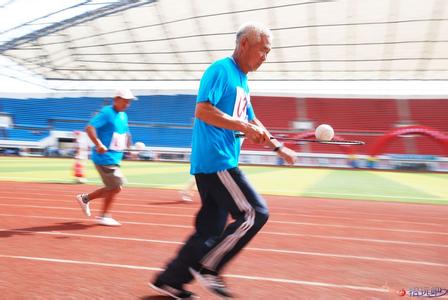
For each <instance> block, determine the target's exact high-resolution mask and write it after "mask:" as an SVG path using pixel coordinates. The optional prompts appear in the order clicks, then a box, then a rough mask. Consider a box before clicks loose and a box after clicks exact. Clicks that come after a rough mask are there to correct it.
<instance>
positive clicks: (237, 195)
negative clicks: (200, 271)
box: [202, 171, 255, 270]
mask: <svg viewBox="0 0 448 300" xmlns="http://www.w3.org/2000/svg"><path fill="white" fill-rule="evenodd" d="M218 177H219V179H220V180H221V182H222V183H223V184H224V186H225V187H226V189H227V190H228V191H229V193H230V195H231V197H232V199H233V200H234V201H235V204H236V205H237V207H238V209H239V210H240V211H242V212H244V215H245V221H244V222H243V223H242V224H241V225H240V226H239V227H238V229H237V230H235V232H234V233H232V234H231V235H229V236H227V237H226V238H225V239H224V240H222V241H221V242H220V243H219V244H218V245H216V246H215V247H214V248H213V249H212V250H211V251H210V252H209V253H208V254H207V255H206V256H205V257H204V259H203V260H202V265H203V266H204V267H205V268H207V269H209V270H215V269H216V267H217V265H218V264H219V262H220V261H221V259H222V258H223V257H224V255H226V253H228V252H229V251H230V250H232V248H233V247H234V246H235V245H236V243H237V242H238V241H239V240H240V239H241V238H242V237H244V235H245V234H246V232H247V231H248V230H249V229H250V228H251V227H252V226H253V225H254V221H255V209H254V208H253V207H252V206H251V205H250V203H249V201H247V199H246V196H245V195H244V193H243V192H242V191H241V189H240V187H239V186H238V185H237V184H236V182H235V180H234V179H233V178H232V176H231V175H230V173H229V172H228V171H222V172H218Z"/></svg>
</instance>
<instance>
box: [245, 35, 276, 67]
mask: <svg viewBox="0 0 448 300" xmlns="http://www.w3.org/2000/svg"><path fill="white" fill-rule="evenodd" d="M245 43H246V44H245V45H244V47H245V50H246V55H245V59H246V65H247V68H248V70H249V72H253V71H256V70H257V69H258V68H259V67H260V66H261V65H262V64H263V63H264V61H265V60H266V58H267V56H268V53H269V52H270V51H271V41H270V40H269V38H268V37H267V36H265V35H262V36H261V38H260V40H259V41H250V39H246V41H245Z"/></svg>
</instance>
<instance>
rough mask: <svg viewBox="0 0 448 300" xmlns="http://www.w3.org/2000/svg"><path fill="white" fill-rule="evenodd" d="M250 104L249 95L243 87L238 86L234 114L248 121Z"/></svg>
mask: <svg viewBox="0 0 448 300" xmlns="http://www.w3.org/2000/svg"><path fill="white" fill-rule="evenodd" d="M249 104H250V98H249V95H248V94H246V92H245V91H244V90H243V89H242V88H241V87H239V86H238V87H237V88H236V99H235V106H234V108H233V116H234V117H236V118H238V119H240V120H245V121H247V106H248V105H249Z"/></svg>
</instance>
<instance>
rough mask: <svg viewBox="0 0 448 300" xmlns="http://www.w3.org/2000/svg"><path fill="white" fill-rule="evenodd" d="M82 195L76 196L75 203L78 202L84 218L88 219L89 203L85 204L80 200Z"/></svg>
mask: <svg viewBox="0 0 448 300" xmlns="http://www.w3.org/2000/svg"><path fill="white" fill-rule="evenodd" d="M83 195H84V194H79V195H76V201H78V203H79V206H81V209H82V211H83V212H84V214H85V215H86V216H88V217H90V215H91V214H90V207H89V202H87V203H85V202H84V201H83V200H82V197H83Z"/></svg>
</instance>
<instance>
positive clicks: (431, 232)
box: [0, 204, 448, 236]
mask: <svg viewBox="0 0 448 300" xmlns="http://www.w3.org/2000/svg"><path fill="white" fill-rule="evenodd" d="M0 206H8V207H26V208H38V209H58V210H78V211H79V208H76V207H73V208H72V207H60V206H40V205H25V204H23V205H22V204H0ZM92 211H100V210H99V209H92ZM114 212H115V213H123V214H133V215H150V216H166V217H182V218H193V216H192V215H186V214H167V213H151V212H136V211H127V210H114ZM269 223H274V224H288V225H304V226H316V227H331V228H349V229H361V230H370V231H387V232H405V233H421V234H435V235H447V236H448V232H441V231H426V230H411V229H391V228H378V227H368V226H349V225H339V224H320V223H311V222H292V221H276V220H269Z"/></svg>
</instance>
